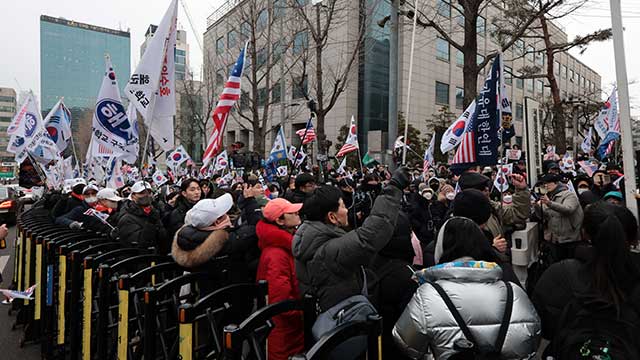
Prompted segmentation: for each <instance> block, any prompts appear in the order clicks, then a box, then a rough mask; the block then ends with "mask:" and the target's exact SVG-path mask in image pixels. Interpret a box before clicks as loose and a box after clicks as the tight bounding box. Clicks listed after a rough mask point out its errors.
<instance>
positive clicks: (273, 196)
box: [269, 192, 280, 199]
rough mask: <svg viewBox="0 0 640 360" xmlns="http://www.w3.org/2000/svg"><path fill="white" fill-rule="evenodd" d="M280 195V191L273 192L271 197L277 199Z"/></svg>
mask: <svg viewBox="0 0 640 360" xmlns="http://www.w3.org/2000/svg"><path fill="white" fill-rule="evenodd" d="M278 195H280V194H279V193H278V192H272V193H271V196H269V197H270V198H271V199H277V198H278Z"/></svg>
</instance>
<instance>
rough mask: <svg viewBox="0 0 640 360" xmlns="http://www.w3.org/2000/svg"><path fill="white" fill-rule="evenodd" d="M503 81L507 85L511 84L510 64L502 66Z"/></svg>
mask: <svg viewBox="0 0 640 360" xmlns="http://www.w3.org/2000/svg"><path fill="white" fill-rule="evenodd" d="M504 83H505V84H507V85H512V84H513V69H511V67H510V66H505V67H504Z"/></svg>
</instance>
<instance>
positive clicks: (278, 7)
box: [273, 0, 287, 18]
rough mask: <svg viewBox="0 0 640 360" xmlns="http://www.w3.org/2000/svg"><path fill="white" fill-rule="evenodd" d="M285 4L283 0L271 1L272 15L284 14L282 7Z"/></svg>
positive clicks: (279, 15) (280, 15)
mask: <svg viewBox="0 0 640 360" xmlns="http://www.w3.org/2000/svg"><path fill="white" fill-rule="evenodd" d="M286 6H287V5H286V4H285V0H275V1H274V2H273V17H274V18H280V17H282V16H283V15H284V9H285V7H286Z"/></svg>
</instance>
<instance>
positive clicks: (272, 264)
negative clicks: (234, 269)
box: [256, 220, 304, 360]
mask: <svg viewBox="0 0 640 360" xmlns="http://www.w3.org/2000/svg"><path fill="white" fill-rule="evenodd" d="M256 234H257V235H258V246H259V247H260V250H262V254H261V255H260V263H259V264H258V273H257V276H256V279H257V280H267V281H268V282H269V304H273V303H277V302H279V301H283V300H288V299H299V298H300V293H299V291H298V279H297V278H296V270H295V267H294V261H293V254H292V253H291V242H292V241H293V234H291V233H289V232H287V231H285V230H283V229H281V228H279V227H278V226H276V225H273V224H269V223H266V222H264V221H263V220H260V222H258V224H257V225H256ZM273 320H274V323H275V328H274V329H273V331H271V334H269V347H268V351H269V354H268V359H269V360H287V359H288V358H289V356H292V355H295V354H299V353H302V352H303V351H304V326H303V320H302V312H300V311H290V312H287V313H284V314H282V315H278V316H276V317H275V318H274V319H273Z"/></svg>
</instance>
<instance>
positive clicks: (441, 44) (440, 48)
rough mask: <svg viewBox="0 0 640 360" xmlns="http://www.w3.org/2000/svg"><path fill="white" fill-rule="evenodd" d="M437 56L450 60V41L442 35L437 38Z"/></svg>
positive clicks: (443, 59) (440, 58) (439, 58)
mask: <svg viewBox="0 0 640 360" xmlns="http://www.w3.org/2000/svg"><path fill="white" fill-rule="evenodd" d="M436 58H437V59H438V60H442V61H446V62H449V42H448V41H447V40H445V39H443V38H441V37H438V38H436Z"/></svg>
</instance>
